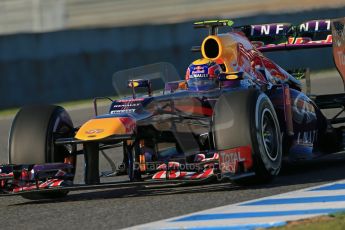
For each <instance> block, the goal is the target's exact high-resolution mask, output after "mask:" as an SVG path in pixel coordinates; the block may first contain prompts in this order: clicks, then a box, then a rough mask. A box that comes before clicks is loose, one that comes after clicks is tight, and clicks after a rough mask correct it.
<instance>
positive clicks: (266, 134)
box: [261, 108, 279, 161]
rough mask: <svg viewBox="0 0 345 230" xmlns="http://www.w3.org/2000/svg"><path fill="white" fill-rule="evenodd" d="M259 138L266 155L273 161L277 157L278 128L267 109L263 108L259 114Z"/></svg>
mask: <svg viewBox="0 0 345 230" xmlns="http://www.w3.org/2000/svg"><path fill="white" fill-rule="evenodd" d="M261 138H262V142H263V144H264V147H265V151H266V154H267V156H268V157H269V158H270V159H271V160H272V161H275V160H276V159H277V157H278V144H279V143H278V142H279V140H278V130H277V126H276V124H275V120H274V118H273V115H272V113H271V111H270V110H269V109H267V108H266V109H264V111H263V112H262V116H261Z"/></svg>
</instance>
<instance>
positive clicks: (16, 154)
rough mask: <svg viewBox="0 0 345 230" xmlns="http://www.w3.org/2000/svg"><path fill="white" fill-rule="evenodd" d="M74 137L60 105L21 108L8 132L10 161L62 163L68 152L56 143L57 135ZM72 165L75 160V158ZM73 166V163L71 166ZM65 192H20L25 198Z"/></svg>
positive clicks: (51, 196)
mask: <svg viewBox="0 0 345 230" xmlns="http://www.w3.org/2000/svg"><path fill="white" fill-rule="evenodd" d="M71 136H73V123H72V121H71V118H70V117H69V115H68V114H67V112H66V111H65V110H64V109H63V108H62V107H60V106H55V105H37V106H27V107H23V108H22V109H21V110H20V111H19V112H18V113H17V114H16V116H15V118H14V121H13V123H12V127H11V131H10V134H9V141H8V143H9V146H8V147H9V163H10V164H44V163H55V162H64V160H65V158H66V157H67V156H68V155H69V153H68V151H67V149H65V148H64V146H56V145H55V144H54V143H55V140H56V138H59V137H71ZM74 164H75V159H74ZM74 166H75V165H74ZM67 193H68V192H66V191H54V192H47V193H38V194H23V197H25V198H27V199H42V198H43V199H44V198H58V197H63V196H66V195H67Z"/></svg>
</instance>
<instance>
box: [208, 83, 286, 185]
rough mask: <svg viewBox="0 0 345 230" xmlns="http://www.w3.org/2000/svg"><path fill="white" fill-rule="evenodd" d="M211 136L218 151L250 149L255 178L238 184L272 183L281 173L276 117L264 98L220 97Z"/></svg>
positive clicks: (245, 94) (254, 94)
mask: <svg viewBox="0 0 345 230" xmlns="http://www.w3.org/2000/svg"><path fill="white" fill-rule="evenodd" d="M213 133H214V141H215V146H216V149H217V150H225V149H231V148H236V147H240V146H250V147H251V150H252V158H253V169H252V171H254V173H255V175H254V176H249V177H244V178H241V179H237V180H235V182H236V183H238V184H258V183H267V182H269V181H271V180H272V179H273V178H274V177H275V176H276V175H277V174H278V173H279V171H280V168H281V162H282V139H281V133H280V127H279V122H278V118H277V115H276V113H275V110H274V107H273V105H272V103H271V101H270V99H269V98H268V97H267V95H266V94H264V93H261V92H259V91H258V90H254V89H250V90H242V91H236V92H231V93H226V94H223V95H222V96H221V97H220V98H219V100H218V102H217V103H216V105H215V109H214V114H213Z"/></svg>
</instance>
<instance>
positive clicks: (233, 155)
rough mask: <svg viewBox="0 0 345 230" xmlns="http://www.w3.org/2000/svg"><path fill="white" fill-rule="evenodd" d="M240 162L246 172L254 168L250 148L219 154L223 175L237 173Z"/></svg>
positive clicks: (240, 148) (230, 150)
mask: <svg viewBox="0 0 345 230" xmlns="http://www.w3.org/2000/svg"><path fill="white" fill-rule="evenodd" d="M240 162H243V164H244V169H245V170H247V169H250V168H251V167H252V165H253V161H252V157H251V148H250V147H249V146H244V147H239V148H234V149H228V150H224V151H221V152H219V166H220V170H221V172H222V173H237V172H238V168H239V167H238V166H239V163H240Z"/></svg>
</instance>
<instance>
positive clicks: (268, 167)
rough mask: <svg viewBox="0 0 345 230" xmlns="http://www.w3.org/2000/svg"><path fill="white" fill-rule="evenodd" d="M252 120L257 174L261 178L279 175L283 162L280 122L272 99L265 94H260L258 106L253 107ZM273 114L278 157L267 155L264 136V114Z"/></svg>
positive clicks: (257, 101)
mask: <svg viewBox="0 0 345 230" xmlns="http://www.w3.org/2000/svg"><path fill="white" fill-rule="evenodd" d="M253 109H254V111H253V112H252V115H253V116H252V118H251V127H252V128H251V130H252V133H251V136H252V147H253V160H254V162H255V166H254V167H256V170H255V171H256V173H258V174H261V175H260V176H268V177H270V176H275V175H277V174H278V173H279V171H280V167H281V162H282V139H281V133H280V128H279V122H278V118H277V115H276V113H275V110H274V107H273V105H272V103H271V101H270V99H269V98H268V97H267V96H266V94H264V93H260V94H259V95H258V97H257V100H256V105H255V106H253ZM268 111H269V114H271V115H272V116H271V118H272V121H273V122H274V128H275V133H276V140H277V148H276V151H275V154H276V156H275V157H270V156H269V154H268V153H267V151H266V149H265V145H264V141H263V134H262V129H263V127H262V119H263V115H264V113H268Z"/></svg>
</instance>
